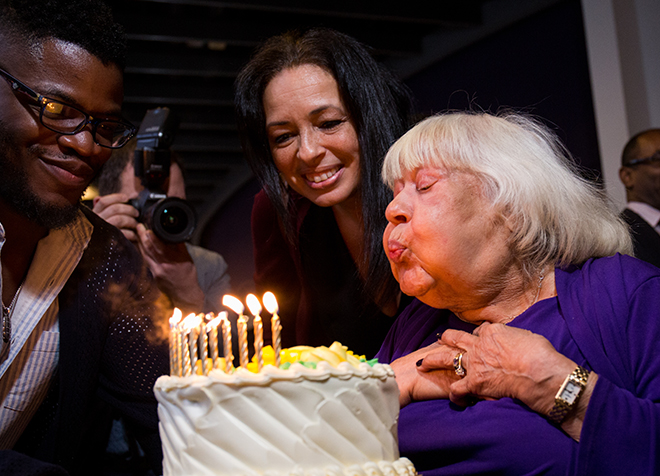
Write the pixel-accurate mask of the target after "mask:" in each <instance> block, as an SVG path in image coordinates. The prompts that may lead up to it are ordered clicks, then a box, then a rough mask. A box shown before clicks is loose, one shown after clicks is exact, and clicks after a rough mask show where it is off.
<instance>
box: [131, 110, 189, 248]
mask: <svg viewBox="0 0 660 476" xmlns="http://www.w3.org/2000/svg"><path fill="white" fill-rule="evenodd" d="M177 127H178V124H177V122H176V121H175V119H174V117H173V115H172V114H171V113H170V110H169V108H166V107H158V108H155V109H149V110H148V111H147V113H146V114H145V116H144V119H143V120H142V123H141V124H140V129H139V130H138V133H137V136H136V138H137V144H136V147H135V152H134V157H133V166H134V169H135V176H136V177H138V178H140V181H141V182H142V185H143V186H144V190H142V192H140V194H139V195H138V198H136V199H133V200H131V201H130V204H131V205H132V206H133V207H135V208H136V209H137V210H138V211H139V212H140V217H139V218H138V221H139V222H141V223H144V225H145V226H146V227H147V228H149V229H151V230H152V231H153V232H154V234H155V235H156V236H157V237H158V238H159V239H160V240H162V241H164V242H166V243H182V242H184V241H188V240H189V239H190V238H191V237H192V234H193V232H194V231H195V227H196V226H197V217H196V214H195V210H194V208H193V207H192V206H190V204H189V203H188V202H186V201H185V200H181V199H180V198H176V197H168V196H167V190H165V188H164V185H165V181H166V179H167V178H168V177H169V176H170V165H171V163H172V151H171V149H170V146H171V145H172V141H173V140H174V133H175V132H176V129H177Z"/></svg>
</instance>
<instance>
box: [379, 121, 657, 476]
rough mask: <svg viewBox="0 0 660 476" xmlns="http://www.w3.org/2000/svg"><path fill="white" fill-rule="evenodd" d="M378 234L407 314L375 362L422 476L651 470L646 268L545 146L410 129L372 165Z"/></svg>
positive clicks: (615, 222)
mask: <svg viewBox="0 0 660 476" xmlns="http://www.w3.org/2000/svg"><path fill="white" fill-rule="evenodd" d="M383 177H384V179H385V181H386V182H387V183H388V184H389V185H390V186H391V187H392V188H393V190H394V199H393V200H392V202H391V203H390V204H389V206H388V208H387V219H388V220H389V225H388V226H387V229H386V230H385V234H384V246H385V249H386V250H387V253H388V257H389V260H390V263H391V266H392V270H393V272H394V275H395V276H396V279H397V280H398V282H399V284H400V286H401V289H402V291H403V292H404V293H406V294H409V295H412V296H415V297H416V298H417V300H415V301H413V303H412V304H411V305H410V306H409V307H408V308H407V309H405V310H404V311H403V312H402V313H401V314H400V315H399V317H398V319H397V321H396V322H395V324H394V325H393V327H392V329H391V330H390V333H389V334H388V336H387V338H386V341H385V343H384V344H383V347H382V348H381V350H380V352H379V354H378V358H379V359H380V360H381V361H383V362H392V367H393V368H394V370H395V373H396V378H397V382H398V384H399V387H400V390H401V405H402V407H403V408H402V410H401V415H400V420H399V439H400V447H401V454H402V455H403V456H407V457H409V458H410V459H411V460H412V461H413V463H414V464H415V467H416V468H417V470H418V471H419V472H420V473H421V474H424V475H425V476H432V475H446V474H447V475H449V474H451V475H453V474H456V475H458V474H461V475H469V474H511V475H523V474H550V475H555V474H556V475H567V474H568V475H586V474H593V475H609V474H612V475H614V474H616V475H621V474H645V475H650V474H658V473H659V471H660V439H659V438H658V435H659V434H660V433H659V431H660V405H659V404H658V402H660V354H659V353H658V350H657V348H658V347H657V342H658V341H660V270H658V269H657V268H655V267H653V266H650V265H648V264H646V263H644V262H642V261H639V260H637V259H635V258H632V257H630V256H625V254H626V253H630V252H631V243H630V239H629V235H628V232H627V229H626V228H625V226H624V225H623V224H622V223H621V222H620V221H619V219H618V217H617V213H616V211H614V210H613V209H611V208H610V206H609V205H608V204H607V203H606V201H605V199H604V197H603V193H602V192H601V191H600V190H599V189H598V188H596V187H595V186H594V185H592V184H590V183H588V182H586V181H585V180H584V179H582V178H580V177H579V176H578V175H577V174H576V173H575V171H574V170H573V168H572V166H571V165H570V162H569V160H568V159H567V155H566V153H565V152H564V151H563V148H562V147H561V145H560V144H559V143H558V141H557V139H556V138H555V137H554V135H553V134H552V133H551V132H549V131H548V130H546V129H545V128H544V127H543V126H541V125H539V124H537V123H536V122H534V121H532V120H530V119H526V118H525V117H521V116H519V115H515V114H510V115H502V116H499V117H496V116H493V115H490V114H470V113H453V114H446V115H440V116H435V117H431V118H428V119H426V120H425V121H423V122H421V123H420V124H418V125H417V126H415V127H414V128H413V129H412V130H411V131H410V132H408V133H407V134H406V135H405V136H403V137H402V138H401V139H400V140H399V141H398V142H397V143H396V144H395V145H394V146H393V147H392V148H391V149H390V151H389V153H388V155H387V157H386V159H385V164H384V168H383Z"/></svg>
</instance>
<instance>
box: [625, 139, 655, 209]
mask: <svg viewBox="0 0 660 476" xmlns="http://www.w3.org/2000/svg"><path fill="white" fill-rule="evenodd" d="M658 152H660V132H656V131H652V132H649V133H648V134H645V135H644V136H643V137H640V138H639V142H638V151H637V154H635V157H634V158H635V159H643V158H646V157H651V156H652V155H653V154H655V153H658ZM622 172H623V173H624V174H627V177H626V180H627V182H624V183H625V184H626V187H628V190H629V192H628V193H629V199H630V200H634V201H637V202H644V203H648V204H649V205H651V206H652V207H653V208H656V209H658V210H660V163H659V162H651V163H642V164H638V165H633V166H632V167H623V168H622Z"/></svg>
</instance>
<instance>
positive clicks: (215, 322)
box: [206, 311, 227, 332]
mask: <svg viewBox="0 0 660 476" xmlns="http://www.w3.org/2000/svg"><path fill="white" fill-rule="evenodd" d="M223 314H224V316H223ZM226 318H227V312H226V311H222V312H221V313H220V314H218V316H217V317H215V318H214V319H211V322H209V323H208V324H206V332H211V329H213V328H214V327H216V328H217V327H218V326H219V325H220V323H221V322H222V320H223V319H226Z"/></svg>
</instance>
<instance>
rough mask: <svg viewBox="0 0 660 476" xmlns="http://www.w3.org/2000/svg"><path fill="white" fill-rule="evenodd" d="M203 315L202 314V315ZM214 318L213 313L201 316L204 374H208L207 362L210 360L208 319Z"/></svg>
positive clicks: (200, 330) (200, 335)
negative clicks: (207, 330)
mask: <svg viewBox="0 0 660 476" xmlns="http://www.w3.org/2000/svg"><path fill="white" fill-rule="evenodd" d="M201 316H202V315H201V314H200V317H201ZM212 319H213V314H211V313H209V314H207V315H206V316H204V317H202V318H201V321H200V323H199V340H200V341H201V344H200V345H201V346H202V351H201V353H200V354H201V355H200V357H199V358H200V359H201V360H202V374H204V375H208V367H207V365H208V364H207V362H208V357H209V335H208V333H207V332H206V320H209V321H210V320H212Z"/></svg>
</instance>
